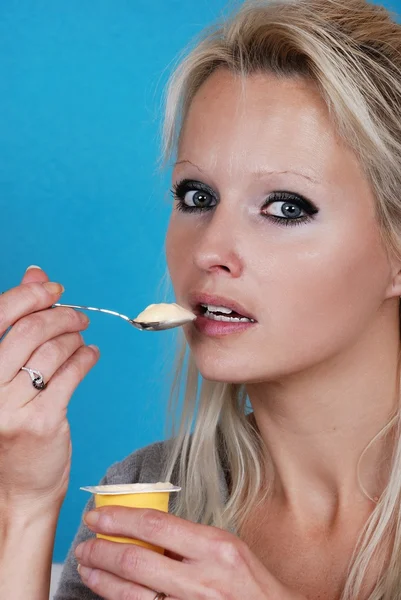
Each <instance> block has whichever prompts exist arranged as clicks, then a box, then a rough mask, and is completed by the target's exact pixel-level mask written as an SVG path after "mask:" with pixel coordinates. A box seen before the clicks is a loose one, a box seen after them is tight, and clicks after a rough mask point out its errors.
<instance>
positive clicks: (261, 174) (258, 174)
mask: <svg viewBox="0 0 401 600" xmlns="http://www.w3.org/2000/svg"><path fill="white" fill-rule="evenodd" d="M185 163H187V164H189V165H192V166H193V167H195V169H198V171H200V172H201V173H204V171H203V170H202V169H201V168H200V167H198V165H195V164H194V163H193V162H191V161H190V160H179V161H178V162H176V163H175V164H174V166H177V165H182V164H185ZM287 173H291V174H292V175H298V177H303V178H304V179H307V180H308V181H311V182H312V183H315V184H318V185H320V184H321V183H322V182H321V181H320V180H319V179H315V178H313V177H310V176H309V175H305V173H299V172H298V171H292V170H289V171H267V170H266V169H257V170H256V171H253V172H252V173H251V175H253V176H254V177H257V178H260V179H261V178H262V177H266V176H267V175H286V174H287Z"/></svg>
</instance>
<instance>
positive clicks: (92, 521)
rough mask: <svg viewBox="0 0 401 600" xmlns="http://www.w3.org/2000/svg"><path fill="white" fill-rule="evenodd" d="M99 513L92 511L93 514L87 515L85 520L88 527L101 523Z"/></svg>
mask: <svg viewBox="0 0 401 600" xmlns="http://www.w3.org/2000/svg"><path fill="white" fill-rule="evenodd" d="M99 517H100V515H99V513H98V512H96V511H92V512H88V513H86V515H85V517H84V519H85V521H86V524H87V525H96V523H97V522H98V521H99Z"/></svg>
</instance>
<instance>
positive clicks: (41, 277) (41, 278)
mask: <svg viewBox="0 0 401 600" xmlns="http://www.w3.org/2000/svg"><path fill="white" fill-rule="evenodd" d="M45 281H49V278H48V276H47V275H46V273H45V272H44V271H43V269H41V268H40V267H37V266H33V265H32V267H28V269H27V270H26V271H25V273H24V276H23V278H22V280H21V284H25V283H44V282H45Z"/></svg>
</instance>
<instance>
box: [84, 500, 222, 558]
mask: <svg viewBox="0 0 401 600" xmlns="http://www.w3.org/2000/svg"><path fill="white" fill-rule="evenodd" d="M92 514H95V515H99V521H98V522H97V523H96V524H93V525H92V524H91V522H90V521H89V520H88V519H89V518H90V515H92ZM88 515H89V516H88ZM85 522H86V523H87V525H88V527H90V529H92V530H93V531H96V532H98V533H105V534H110V535H117V536H118V535H120V536H123V537H129V538H134V539H139V540H143V541H144V542H149V543H150V544H153V545H155V546H161V547H162V548H165V549H166V550H169V551H172V552H174V553H176V554H178V555H180V556H183V557H184V558H186V559H189V560H196V559H199V558H201V557H204V556H208V554H209V552H210V550H211V548H212V547H213V546H214V545H215V544H216V543H218V542H219V541H220V540H222V538H223V537H224V538H225V539H227V538H228V537H229V536H230V535H231V534H229V533H228V532H226V531H225V532H222V531H221V530H220V529H218V528H216V527H208V526H207V525H201V524H199V523H192V522H191V521H187V520H186V519H181V518H180V517H176V516H175V515H172V514H170V513H165V512H162V511H160V510H154V509H152V508H128V507H125V506H105V507H102V508H98V509H96V510H94V511H92V512H91V513H87V514H86V515H85Z"/></svg>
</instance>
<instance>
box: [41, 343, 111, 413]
mask: <svg viewBox="0 0 401 600" xmlns="http://www.w3.org/2000/svg"><path fill="white" fill-rule="evenodd" d="M99 357H100V353H99V351H98V350H97V349H95V348H94V347H91V346H81V347H80V348H78V350H77V351H76V352H74V354H73V355H72V356H71V358H69V359H68V360H67V361H66V362H65V363H64V364H62V365H61V367H60V368H59V369H58V370H57V371H56V373H55V374H54V375H53V377H52V378H51V379H50V381H49V383H48V386H47V388H46V389H45V390H43V391H42V392H40V393H39V395H38V396H37V398H36V399H35V402H37V403H38V407H39V406H41V405H42V406H43V407H44V408H46V406H48V398H47V395H51V396H52V402H53V405H54V406H57V407H58V408H66V407H67V406H68V403H69V401H70V399H71V396H72V394H73V392H74V391H75V388H76V387H77V385H78V384H79V383H80V382H81V381H82V380H83V379H84V377H85V376H86V375H87V374H88V373H89V371H90V370H91V369H92V367H94V366H95V364H96V363H97V361H98V360H99Z"/></svg>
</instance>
